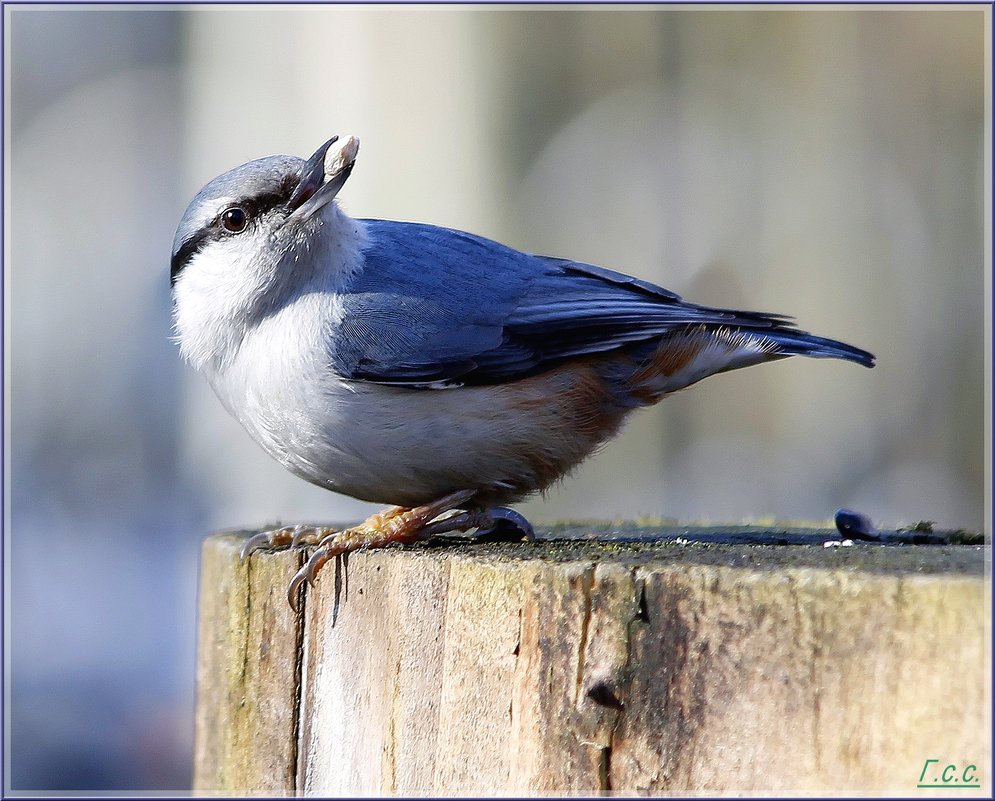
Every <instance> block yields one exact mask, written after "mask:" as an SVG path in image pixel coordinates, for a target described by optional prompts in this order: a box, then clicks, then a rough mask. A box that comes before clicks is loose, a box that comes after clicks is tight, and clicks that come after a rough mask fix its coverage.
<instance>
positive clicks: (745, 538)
mask: <svg viewBox="0 0 995 801" xmlns="http://www.w3.org/2000/svg"><path fill="white" fill-rule="evenodd" d="M254 533H256V531H255V530H240V531H229V532H223V533H221V534H220V535H218V536H220V537H230V538H231V540H232V547H236V545H237V546H238V547H241V543H242V542H243V540H244V539H245V538H246V537H248V536H250V535H251V534H254ZM881 534H882V536H883V539H884V541H883V542H862V541H854V543H853V545H852V546H849V547H826V546H825V545H824V543H826V542H835V541H839V540H840V539H841V537H840V534H839V532H837V531H836V530H835V529H830V528H817V527H814V526H812V527H806V526H790V527H777V526H772V527H764V526H749V525H726V526H722V525H714V526H681V525H663V526H645V525H638V524H636V523H622V524H612V523H606V522H565V523H559V524H556V525H554V526H551V527H546V528H542V529H537V530H536V537H537V539H536V541H535V542H519V541H513V542H507V541H504V542H503V541H498V542H489V541H476V540H474V539H473V538H472V537H468V536H439V537H435V538H433V539H432V540H430V541H428V542H424V543H418V544H415V545H410V546H390V548H388V549H386V552H390V551H401V552H404V553H405V554H406V555H408V556H415V555H418V556H424V557H426V558H438V557H441V556H445V557H455V558H459V559H473V560H477V561H498V562H520V561H534V560H541V561H545V562H552V563H564V562H577V561H580V562H611V563H616V564H622V565H626V566H633V567H634V566H637V565H649V564H654V565H661V566H668V567H674V566H681V565H686V566H693V565H702V566H715V567H728V568H742V569H750V570H765V571H773V570H785V569H802V568H816V569H819V568H822V569H827V570H850V571H860V572H866V573H881V574H922V575H937V574H964V575H972V576H982V575H984V573H985V566H986V564H987V563H988V560H989V553H990V546H989V545H988V544H987V543H985V540H984V537H983V535H981V534H977V533H973V532H966V531H961V530H957V531H944V530H934V531H928V532H918V531H912V530H895V531H888V530H884V531H882V532H881ZM923 540H926V542H925V543H924V542H923Z"/></svg>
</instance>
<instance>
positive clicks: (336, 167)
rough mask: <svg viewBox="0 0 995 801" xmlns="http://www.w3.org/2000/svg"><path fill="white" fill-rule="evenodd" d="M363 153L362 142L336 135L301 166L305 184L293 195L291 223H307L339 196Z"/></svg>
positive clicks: (299, 185)
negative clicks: (357, 155)
mask: <svg viewBox="0 0 995 801" xmlns="http://www.w3.org/2000/svg"><path fill="white" fill-rule="evenodd" d="M357 153H359V139H357V138H356V137H355V136H347V137H346V138H345V139H343V140H342V141H341V142H340V141H339V138H338V137H337V136H333V137H332V138H331V139H329V140H328V141H327V142H325V144H323V145H322V146H321V147H319V148H318V149H317V150H316V151H315V152H314V155H313V156H311V158H309V159H308V160H307V162H306V163H305V164H304V166H303V167H301V182H300V183H299V184H297V188H296V189H295V190H294V192H293V194H292V195H291V196H290V201H289V205H290V211H291V214H290V216H289V217H288V218H287V221H288V222H290V221H291V220H295V221H300V220H306V219H308V218H309V217H312V216H313V215H315V214H317V213H318V211H319V210H320V209H322V208H323V207H324V206H325V205H326V204H328V203H330V202H331V201H332V199H333V198H334V197H335V196H336V195H337V194H338V193H339V190H340V189H341V188H342V186H343V184H345V182H346V179H347V178H348V177H349V174H350V173H351V172H352V165H353V164H355V163H356V154H357Z"/></svg>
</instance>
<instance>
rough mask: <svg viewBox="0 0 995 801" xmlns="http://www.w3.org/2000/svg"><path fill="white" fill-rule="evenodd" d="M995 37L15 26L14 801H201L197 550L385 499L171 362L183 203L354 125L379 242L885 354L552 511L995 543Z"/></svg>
mask: <svg viewBox="0 0 995 801" xmlns="http://www.w3.org/2000/svg"><path fill="white" fill-rule="evenodd" d="M988 13H989V12H988V10H987V9H983V8H978V7H974V8H966V9H965V8H956V7H949V6H947V7H934V8H926V7H915V8H901V7H889V8H886V9H880V8H878V9H851V10H845V9H844V10H840V9H830V8H822V7H810V8H791V9H789V8H774V9H770V10H763V9H755V8H754V9H729V8H698V9H692V10H685V9H680V8H663V9H656V8H652V7H645V6H640V7H637V8H632V9H618V10H611V11H605V10H599V9H595V8H581V9H570V8H565V7H557V8H555V9H553V10H541V9H538V8H537V9H523V8H521V7H518V8H515V9H505V8H501V7H476V8H474V7H469V8H462V7H452V6H435V7H404V8H397V7H395V8H383V7H376V6H361V7H348V6H339V7H322V6H305V7H294V8H276V7H213V8H209V7H203V8H198V7H188V8H179V9H176V8H154V7H125V6H118V7H102V8H99V9H98V8H92V9H88V8H86V7H75V8H65V7H62V8H46V7H38V6H36V7H30V8H29V7H23V6H21V7H19V6H11V5H7V6H5V8H4V15H5V35H6V40H5V55H6V62H5V78H6V93H5V99H6V104H7V105H6V109H5V111H6V115H5V123H6V125H5V165H6V171H5V176H6V183H5V201H6V203H5V209H6V219H5V223H6V227H5V233H6V236H5V241H4V246H5V266H6V269H5V270H4V281H5V283H4V289H5V294H4V301H5V305H4V311H5V365H4V366H5V379H6V382H5V388H6V393H5V396H4V400H5V413H6V429H5V430H6V441H5V444H6V453H5V460H6V462H5V466H6V467H7V469H6V470H5V478H6V482H7V483H6V486H5V489H6V493H5V500H6V506H5V513H6V515H7V517H6V521H5V522H6V524H7V525H6V526H5V556H6V559H5V568H6V572H5V579H6V581H5V589H6V593H7V595H6V601H7V603H6V605H5V609H6V628H5V634H6V642H5V645H6V651H5V653H6V662H5V671H6V672H5V678H6V681H7V686H6V689H7V693H6V698H7V701H8V703H7V704H6V712H7V715H8V722H9V730H8V731H9V737H8V738H7V744H8V749H9V753H8V757H9V760H10V762H9V770H8V771H6V776H7V782H8V789H13V790H80V789H91V790H93V789H118V790H121V789H128V790H138V789H160V790H181V789H184V788H188V787H189V782H190V768H191V765H190V762H191V749H192V731H193V724H192V719H193V700H194V685H193V677H194V660H195V648H194V645H195V634H196V617H195V604H196V591H197V589H196V587H197V585H196V572H197V562H198V549H199V546H200V542H201V540H202V539H203V537H204V536H205V535H206V534H207V533H208V532H209V531H211V530H214V529H218V528H231V527H238V526H253V527H255V526H262V525H265V524H272V523H274V522H276V521H286V522H292V521H301V520H307V521H329V522H330V521H347V520H355V519H359V518H361V517H362V516H364V515H366V514H367V513H368V512H370V511H372V510H373V508H374V507H370V506H368V505H365V504H361V503H359V502H356V501H353V500H351V499H348V498H343V497H339V496H335V495H332V494H330V493H328V492H325V491H323V490H319V489H317V488H314V487H311V486H309V485H307V484H305V483H304V482H302V481H300V480H299V479H297V478H295V477H293V476H292V475H290V474H289V473H286V472H285V471H284V470H283V469H282V468H281V467H280V466H279V465H277V464H276V463H275V462H271V461H270V460H269V458H268V457H266V456H265V455H264V454H263V452H262V451H261V450H259V449H258V448H257V446H255V445H254V444H253V443H252V442H251V441H250V440H249V438H248V436H247V435H246V434H245V433H244V432H243V431H242V430H241V429H240V428H239V426H238V425H237V423H235V422H234V421H233V420H231V419H229V418H228V417H227V415H226V414H225V412H224V411H223V410H222V408H221V406H220V404H219V403H218V402H217V401H216V399H215V398H214V397H213V396H212V394H211V391H210V389H209V388H208V386H207V384H206V382H205V381H204V380H203V379H201V378H200V377H199V376H197V375H195V374H193V373H192V371H191V370H190V369H189V368H187V367H185V366H184V365H183V364H181V362H180V360H179V359H178V357H177V352H176V348H175V346H174V345H173V343H172V342H171V341H170V333H171V332H170V314H171V301H170V294H169V281H168V262H169V255H170V248H171V242H172V237H173V232H174V229H175V226H176V224H177V222H178V221H179V219H180V216H181V215H182V213H183V210H184V208H185V207H186V204H187V202H188V201H189V200H190V198H191V197H192V196H193V195H194V193H195V192H196V191H197V190H198V189H199V188H200V187H201V186H202V185H203V184H204V183H206V182H207V181H208V180H210V179H211V178H213V177H214V176H215V175H217V174H219V173H221V172H223V171H224V170H227V169H229V168H230V167H232V166H234V165H236V164H239V163H241V162H243V161H247V160H249V159H252V158H257V157H260V156H264V155H268V154H272V153H290V154H296V155H301V156H305V157H306V156H308V155H310V154H311V152H312V151H313V150H314V149H315V147H317V146H318V145H319V144H320V143H321V142H323V141H324V140H325V139H327V138H328V137H329V136H330V135H331V134H334V133H338V134H354V135H357V136H359V137H360V139H361V140H362V150H361V153H360V157H359V161H358V163H357V166H356V169H355V171H354V172H353V175H352V177H351V179H350V181H349V183H348V185H347V187H346V189H345V190H344V192H343V193H342V195H341V199H342V202H343V204H344V206H345V208H346V210H347V211H349V212H350V213H352V214H353V215H355V216H370V217H387V218H395V219H404V220H420V221H425V222H431V223H437V224H443V225H447V226H451V227H455V228H462V229H466V230H469V231H473V232H475V233H479V234H482V235H485V236H488V237H491V238H494V239H497V240H499V241H501V242H504V243H507V244H509V245H512V246H514V247H517V248H520V249H524V250H528V251H532V252H537V253H542V254H549V255H560V256H569V257H572V258H575V259H578V260H582V261H587V262H593V263H596V264H602V265H605V266H608V267H611V268H614V269H617V270H622V271H625V272H629V273H632V274H634V275H637V276H640V277H642V278H646V279H649V280H651V281H655V282H658V283H660V284H662V285H664V286H666V287H667V288H669V289H672V290H674V291H677V292H679V293H681V294H682V295H684V296H685V297H688V298H689V299H692V300H695V301H698V302H701V303H706V304H711V305H729V306H735V307H740V308H747V309H759V310H765V311H776V312H783V313H788V314H792V315H795V316H796V317H797V319H798V322H799V324H800V325H801V326H802V327H803V328H805V329H807V330H810V331H813V332H817V333H819V334H821V335H824V336H830V337H836V338H840V339H843V340H846V341H847V342H851V343H853V344H856V345H859V346H861V347H864V348H866V349H868V350H871V351H873V352H874V353H875V354H876V355H877V357H878V366H877V368H876V369H874V370H873V371H868V370H863V369H861V368H859V367H857V366H855V365H852V364H846V363H842V362H829V361H820V362H815V361H812V360H805V359H793V360H789V361H786V362H780V363H777V364H774V365H769V366H765V367H763V368H760V369H751V370H744V371H739V372H735V373H730V374H727V375H724V376H720V377H717V378H714V379H710V380H709V381H706V382H705V383H703V384H701V385H699V386H697V387H695V388H693V389H691V390H689V391H688V392H685V393H681V394H679V395H677V396H675V397H673V398H671V399H669V400H667V401H666V402H664V403H663V404H661V405H660V406H658V407H656V408H654V409H652V410H649V411H644V412H642V413H641V414H639V415H637V416H636V417H635V418H634V419H633V420H632V421H631V423H630V424H629V426H628V428H627V429H626V430H625V432H624V433H623V434H622V435H621V437H619V439H618V440H617V441H615V442H614V443H613V444H611V445H610V446H609V447H608V448H606V449H605V450H604V451H603V452H602V453H600V454H599V455H597V456H596V457H595V458H593V459H591V460H590V461H589V462H587V463H586V464H585V465H584V466H582V467H581V468H580V469H579V470H577V472H576V473H575V474H574V475H573V476H572V477H570V478H568V479H567V480H566V481H564V482H563V483H562V484H561V485H560V486H558V487H556V488H555V489H553V490H551V491H550V492H549V494H548V497H547V498H545V499H537V500H535V501H533V502H530V503H528V504H525V505H524V506H523V507H522V508H523V511H525V512H526V514H528V515H529V516H531V518H532V519H533V520H534V521H536V522H538V523H542V522H544V521H553V520H557V519H561V518H565V517H573V518H577V517H596V518H609V519H610V518H631V517H634V516H639V515H660V516H664V517H669V518H679V519H681V520H695V521H697V520H709V521H715V522H721V521H744V520H758V519H770V518H776V519H778V520H790V519H805V520H814V521H822V522H828V520H829V519H830V518H831V516H832V514H833V512H834V511H835V510H836V509H837V508H838V507H840V506H849V507H852V508H855V509H858V510H861V511H863V512H865V513H866V514H868V515H870V516H871V517H872V518H873V519H874V520H875V521H876V522H877V523H878V524H880V525H885V526H896V525H900V524H903V523H913V522H916V521H919V520H923V519H925V520H934V521H936V522H937V524H938V525H940V526H942V527H951V528H959V527H966V528H972V529H981V528H985V529H987V524H988V520H989V515H988V509H987V505H986V504H987V500H986V497H985V488H986V487H987V486H988V481H987V479H986V458H987V456H986V448H987V442H988V439H989V437H988V430H987V424H986V410H987V409H988V405H989V404H988V402H987V400H986V399H987V398H988V394H987V393H988V387H987V384H986V378H985V376H986V370H985V364H986V358H987V354H986V344H985V343H986V342H987V341H988V339H989V336H988V333H987V332H988V328H987V327H986V326H987V323H986V314H985V311H986V309H985V299H986V298H987V297H988V294H989V282H988V276H990V272H989V270H990V263H989V262H988V261H987V259H986V256H987V251H986V231H985V227H984V224H985V221H986V220H987V219H989V212H990V207H987V206H986V203H985V199H986V194H987V193H988V191H989V190H990V187H989V186H988V185H987V184H986V182H985V175H986V174H987V173H988V171H989V167H990V165H989V167H986V163H985V153H986V152H988V150H989V149H990V139H988V138H986V137H987V135H986V132H985V125H984V123H985V119H986V114H987V113H988V107H987V106H986V93H987V91H988V89H987V87H986V85H985V75H986V74H987V73H988V72H989V71H990V62H988V61H986V46H987V42H986V31H987V29H988V27H989V23H988V17H987V15H988Z"/></svg>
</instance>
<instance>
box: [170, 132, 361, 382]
mask: <svg viewBox="0 0 995 801" xmlns="http://www.w3.org/2000/svg"><path fill="white" fill-rule="evenodd" d="M358 151H359V140H358V139H356V138H355V137H352V136H348V137H345V139H342V140H340V139H339V137H337V136H333V137H332V138H331V139H329V140H328V141H327V142H325V143H324V144H323V145H322V146H321V147H319V148H318V149H317V150H316V151H315V153H314V155H312V156H311V158H309V159H307V160H306V161H305V160H304V159H302V158H297V157H294V156H267V157H266V158H261V159H256V160H255V161H250V162H247V163H245V164H242V165H240V166H238V167H235V168H234V169H232V170H229V171H228V172H226V173H224V174H222V175H219V176H218V177H217V178H215V179H214V180H213V181H211V182H210V183H208V184H207V185H206V186H205V187H204V188H203V189H201V190H200V192H198V193H197V195H196V197H194V199H193V200H192V201H190V205H189V206H187V210H186V211H185V212H184V214H183V217H182V219H181V220H180V224H179V226H178V227H177V229H176V236H175V238H174V240H173V252H172V257H171V260H170V284H171V286H172V287H173V295H174V300H175V307H174V311H175V322H176V330H177V334H178V340H179V342H180V347H181V350H182V351H183V354H184V356H186V357H187V358H188V359H189V360H190V361H192V362H194V363H195V365H196V364H198V363H202V362H204V361H205V360H206V359H207V358H208V352H209V351H210V354H211V357H212V358H213V357H215V356H217V353H218V351H219V350H220V351H222V352H223V351H225V350H226V349H229V350H230V349H231V347H232V346H233V345H236V344H237V342H235V341H234V340H237V339H238V338H239V337H240V336H241V334H242V333H244V329H245V327H246V326H247V325H249V324H251V318H252V317H253V315H259V314H262V313H266V312H267V309H266V306H267V304H268V305H270V306H272V305H273V304H275V303H279V302H280V300H281V297H282V295H284V294H286V293H285V292H281V288H283V289H286V288H290V289H294V288H298V287H300V286H302V285H303V284H304V283H305V282H306V280H307V275H306V273H307V271H308V270H313V269H314V268H315V264H316V263H318V262H320V258H319V257H318V254H320V253H321V252H322V251H323V248H321V247H320V244H321V241H322V240H324V239H332V238H334V237H335V236H336V231H335V230H334V226H330V228H332V229H333V230H327V229H324V224H325V223H326V222H328V221H330V220H333V219H335V215H336V210H335V209H334V204H332V202H331V201H333V200H334V199H335V196H336V195H337V194H338V192H339V190H340V189H341V188H342V186H343V185H344V184H345V182H346V180H347V179H348V178H349V175H350V173H351V172H352V168H353V165H354V164H355V161H356V155H357V153H358ZM343 216H344V215H343ZM323 229H324V230H323ZM309 255H310V256H311V257H312V258H308V256H309ZM225 340H233V341H225Z"/></svg>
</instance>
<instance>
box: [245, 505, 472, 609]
mask: <svg viewBox="0 0 995 801" xmlns="http://www.w3.org/2000/svg"><path fill="white" fill-rule="evenodd" d="M475 494H476V490H460V491H459V492H453V493H450V494H449V495H446V496H445V497H443V498H440V499H439V500H437V501H433V502H432V503H427V504H425V505H424V506H416V507H415V508H414V509H405V508H403V507H400V506H395V507H392V508H391V509H387V510H386V511H384V512H379V513H377V514H375V515H372V516H370V517H369V518H367V519H366V520H365V521H364V522H363V523H361V524H360V525H358V526H355V527H353V528H347V529H345V530H344V531H335V530H333V529H324V530H322V529H311V531H314V532H322V531H324V533H323V534H322V535H321V536H318V537H317V539H314V538H313V537H312V535H311V534H310V533H309V534H308V535H307V538H306V540H305V539H304V538H302V539H301V541H302V542H304V544H308V545H310V544H316V545H317V546H318V549H317V550H316V551H315V552H314V553H313V554H311V558H310V559H308V560H307V562H306V563H305V564H304V566H303V567H302V568H301V569H300V570H298V571H297V573H296V575H295V576H294V577H293V578H292V579H291V580H290V586H289V588H288V589H287V600H288V601H289V602H290V606H291V607H292V608H293V609H294V611H297V606H298V603H297V599H298V593H299V591H300V588H301V587H302V586H303V584H304V582H305V581H306V582H307V583H308V584H314V580H315V577H316V576H317V574H318V571H319V570H321V568H322V566H323V565H324V564H325V563H326V562H328V561H329V560H330V559H333V558H334V557H336V556H339V555H340V554H344V553H349V552H351V551H358V550H366V549H369V548H383V547H384V546H386V545H389V544H390V543H392V542H400V543H404V544H410V543H412V542H417V541H418V540H422V539H425V538H426V537H430V536H431V535H432V534H434V533H438V532H437V531H436V530H435V529H434V526H435V525H438V524H443V525H444V524H446V523H448V522H449V521H450V520H456V519H458V518H460V517H462V516H463V515H465V514H467V513H465V512H464V513H462V514H457V515H454V516H453V517H450V518H446V519H445V520H441V521H437V522H436V523H432V521H434V520H435V518H437V517H438V516H439V515H441V514H445V513H446V512H450V511H452V510H453V509H459V508H460V507H461V506H463V504H465V503H466V502H467V501H468V500H470V498H472V497H473V496H474V495H475ZM429 524H431V525H429ZM473 527H474V526H473V525H468V526H465V528H473ZM442 530H443V531H453V530H455V527H449V528H443V529H442ZM279 531H283V529H280V530H279ZM273 533H274V534H276V533H278V532H273ZM253 539H255V538H253ZM293 539H294V535H290V536H289V538H288V535H286V534H282V535H281V536H280V541H281V542H292V541H293ZM250 542H251V540H250Z"/></svg>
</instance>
